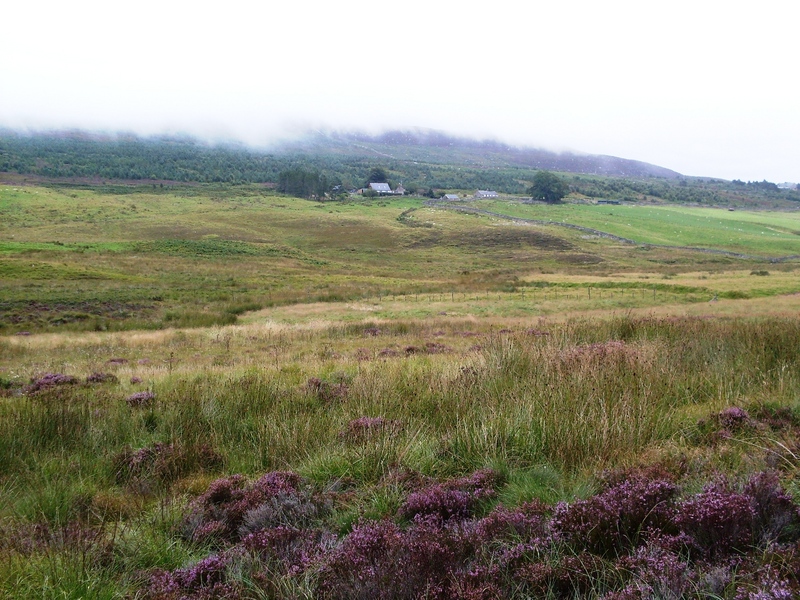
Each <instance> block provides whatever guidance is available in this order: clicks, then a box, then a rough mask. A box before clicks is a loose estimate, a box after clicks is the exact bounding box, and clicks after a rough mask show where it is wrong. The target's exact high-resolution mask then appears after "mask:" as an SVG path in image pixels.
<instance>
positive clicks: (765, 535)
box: [742, 471, 800, 546]
mask: <svg viewBox="0 0 800 600" xmlns="http://www.w3.org/2000/svg"><path fill="white" fill-rule="evenodd" d="M742 491H743V493H744V495H745V496H747V497H748V498H749V499H750V507H751V508H752V510H753V536H754V541H756V542H759V543H760V544H762V545H764V546H766V545H768V544H769V543H770V542H787V541H796V540H797V539H798V537H800V512H798V507H797V506H796V505H795V503H794V501H793V500H792V497H791V496H790V495H789V494H788V493H786V490H784V489H783V487H782V486H781V484H780V481H779V480H778V475H777V473H775V472H774V471H762V472H760V473H756V474H754V475H753V476H751V477H750V479H749V480H748V482H747V483H746V484H745V486H744V489H743V490H742Z"/></svg>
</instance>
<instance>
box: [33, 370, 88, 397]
mask: <svg viewBox="0 0 800 600" xmlns="http://www.w3.org/2000/svg"><path fill="white" fill-rule="evenodd" d="M76 383H78V378H77V377H73V376H72V375H64V374H63V373H45V374H44V375H42V376H41V377H36V378H33V379H31V383H30V385H29V386H26V388H25V391H26V392H27V393H33V392H40V391H42V390H47V389H50V388H53V387H56V386H62V385H75V384H76Z"/></svg>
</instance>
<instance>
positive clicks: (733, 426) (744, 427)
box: [697, 406, 757, 444]
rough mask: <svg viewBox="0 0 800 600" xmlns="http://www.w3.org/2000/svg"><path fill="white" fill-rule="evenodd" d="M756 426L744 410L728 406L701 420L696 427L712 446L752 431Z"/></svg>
mask: <svg viewBox="0 0 800 600" xmlns="http://www.w3.org/2000/svg"><path fill="white" fill-rule="evenodd" d="M756 424H757V423H756V422H755V421H754V420H753V419H751V418H750V415H749V414H748V412H747V411H746V410H744V409H743V408H740V407H738V406H729V407H727V408H725V409H723V410H721V411H720V412H718V413H716V414H713V415H711V416H710V417H708V418H706V419H701V420H700V421H699V422H698V424H697V425H698V429H699V431H700V434H701V435H702V436H703V437H704V438H705V439H706V440H708V441H709V442H710V443H712V444H713V443H716V442H719V441H724V440H727V439H729V438H731V437H732V436H734V435H735V434H737V433H741V432H743V431H748V430H750V429H753V428H754V427H755V426H756Z"/></svg>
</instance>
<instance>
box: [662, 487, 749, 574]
mask: <svg viewBox="0 0 800 600" xmlns="http://www.w3.org/2000/svg"><path fill="white" fill-rule="evenodd" d="M754 518H755V510H754V509H753V507H752V506H751V502H750V498H748V497H747V496H745V495H743V494H737V493H735V492H732V491H729V490H727V489H722V486H719V485H717V486H713V487H709V488H707V489H706V490H705V491H703V492H702V493H700V494H697V495H696V496H693V497H691V498H689V499H688V500H686V501H684V502H682V503H681V504H680V506H679V507H678V511H677V513H676V517H675V523H676V524H677V526H678V527H679V528H680V530H681V531H682V532H684V533H685V534H686V535H688V536H690V537H691V538H693V539H694V540H695V542H696V543H697V545H698V546H699V547H700V548H701V549H702V551H703V552H704V554H705V555H706V556H707V557H709V558H711V559H714V558H716V557H719V556H724V555H725V554H728V553H730V552H734V551H746V550H747V548H748V547H749V546H750V545H751V544H752V541H753V535H752V534H753V524H754Z"/></svg>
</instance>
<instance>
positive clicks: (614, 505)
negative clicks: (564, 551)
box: [551, 479, 677, 555]
mask: <svg viewBox="0 0 800 600" xmlns="http://www.w3.org/2000/svg"><path fill="white" fill-rule="evenodd" d="M676 493H677V488H676V487H675V485H674V484H673V483H671V482H669V481H664V480H648V479H630V480H628V481H624V482H622V483H619V484H617V485H614V486H612V487H610V488H608V489H606V490H605V491H603V492H601V493H599V494H597V495H595V496H592V497H591V498H589V499H587V500H578V501H576V502H573V503H572V504H566V503H560V504H558V505H557V506H556V508H555V512H554V514H553V518H552V520H551V527H552V529H553V530H554V532H556V533H557V534H558V535H560V536H562V537H563V538H565V539H566V540H567V541H569V542H571V543H573V544H575V545H576V546H577V547H581V548H585V549H587V550H589V551H590V552H594V553H597V554H601V555H614V554H619V553H621V552H625V551H629V550H630V549H632V548H634V547H636V546H637V545H638V544H639V543H640V541H641V538H642V534H643V533H644V532H645V530H646V529H648V528H655V529H658V530H664V529H665V528H668V527H669V524H670V522H671V519H672V514H673V501H674V498H675V495H676Z"/></svg>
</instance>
